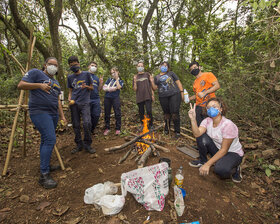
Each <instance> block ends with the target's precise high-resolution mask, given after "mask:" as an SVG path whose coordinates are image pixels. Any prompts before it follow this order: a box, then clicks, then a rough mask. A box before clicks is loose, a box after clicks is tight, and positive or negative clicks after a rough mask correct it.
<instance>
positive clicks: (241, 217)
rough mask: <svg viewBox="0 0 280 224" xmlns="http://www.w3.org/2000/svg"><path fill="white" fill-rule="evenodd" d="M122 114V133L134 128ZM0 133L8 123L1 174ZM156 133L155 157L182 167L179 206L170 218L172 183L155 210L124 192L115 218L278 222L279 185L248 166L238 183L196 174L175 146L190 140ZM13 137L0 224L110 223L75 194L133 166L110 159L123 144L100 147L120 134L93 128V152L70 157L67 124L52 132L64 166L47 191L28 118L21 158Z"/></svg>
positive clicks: (0, 191)
mask: <svg viewBox="0 0 280 224" xmlns="http://www.w3.org/2000/svg"><path fill="white" fill-rule="evenodd" d="M124 120H125V121H124V128H123V130H124V133H128V130H130V131H133V132H135V133H136V132H137V128H139V126H137V125H134V126H133V125H132V124H133V123H134V124H135V120H134V122H131V121H128V120H127V119H124ZM113 121H114V120H112V122H113ZM101 122H102V121H101ZM7 133H9V128H7V127H3V126H2V129H1V142H2V144H1V155H0V159H1V163H0V164H1V167H0V171H1V173H2V169H3V167H4V161H5V158H6V151H7V147H6V146H7V142H8V136H9V135H8V134H7ZM156 136H157V138H160V139H161V140H162V141H165V142H167V143H168V144H167V145H165V147H167V148H169V149H170V150H171V152H170V153H163V152H160V153H161V157H167V158H170V159H171V167H172V172H173V177H174V174H175V172H176V170H177V169H178V168H179V167H180V166H181V165H182V166H183V168H184V173H185V175H184V177H185V180H184V184H183V188H184V189H185V190H186V199H185V205H186V209H185V212H184V214H183V216H182V217H178V219H177V221H176V220H174V218H173V219H172V217H171V211H172V207H171V205H172V203H173V202H174V195H173V187H172V186H173V183H172V185H171V186H170V191H169V194H168V196H167V198H166V203H165V207H164V209H163V211H162V212H157V211H146V210H145V208H144V207H143V206H142V205H140V204H138V203H137V202H136V200H135V199H134V198H133V196H132V195H131V194H128V196H127V197H126V202H125V206H124V208H123V210H122V211H121V215H122V216H120V215H119V216H116V217H118V218H116V220H117V222H116V223H143V222H144V221H145V220H146V219H147V217H148V216H150V222H153V221H154V223H160V222H155V221H158V220H162V221H163V223H182V222H192V221H200V222H201V223H203V224H207V223H209V224H212V223H280V222H279V217H280V211H279V210H280V209H279V206H280V203H279V201H280V200H279V187H280V184H279V183H277V182H275V181H274V182H271V183H270V184H268V183H267V181H266V179H265V176H264V174H263V173H261V172H255V171H254V170H253V171H254V172H253V171H252V169H245V170H244V172H243V181H242V183H240V184H235V183H233V182H232V180H220V179H219V178H218V177H217V176H216V175H215V174H214V173H213V171H212V170H211V172H210V175H209V176H207V177H202V176H199V174H198V169H197V168H192V167H190V166H189V165H188V162H189V161H190V160H191V158H189V157H188V156H186V155H185V154H183V153H181V152H179V151H178V150H177V149H176V146H177V145H182V144H184V143H185V142H188V143H191V142H190V141H189V140H187V139H186V138H184V137H181V138H180V139H179V140H176V139H174V138H173V137H172V136H165V135H163V133H162V130H160V131H158V132H157V135H156ZM17 137H18V139H19V140H18V143H17V145H15V146H16V147H14V150H13V153H12V158H11V161H10V165H9V170H8V171H9V172H8V175H7V176H5V177H0V184H1V185H0V222H2V223H110V222H111V223H112V217H111V216H104V215H103V214H102V211H99V210H97V209H95V208H94V206H93V205H86V204H85V203H84V202H83V197H84V192H85V190H86V189H87V188H89V187H91V186H93V185H95V184H97V183H104V182H105V181H112V182H115V183H119V182H120V177H121V174H122V173H124V172H128V171H131V170H133V169H136V168H137V165H136V163H135V161H134V159H133V160H130V159H129V158H128V159H127V160H126V161H125V162H124V163H123V164H121V165H118V161H119V158H120V157H121V156H123V155H124V154H125V152H126V151H127V149H128V148H126V149H123V150H121V151H118V152H114V153H107V152H105V151H104V148H105V147H110V146H116V145H121V144H123V143H124V142H125V140H124V136H115V135H114V133H113V131H111V133H110V135H109V136H106V137H105V136H103V130H102V129H101V127H99V128H98V130H97V134H96V135H94V136H93V144H92V146H93V147H94V148H95V149H96V150H97V153H96V154H94V155H90V154H89V153H87V152H86V151H81V152H78V153H76V154H74V155H72V154H71V153H70V151H71V150H72V149H73V147H74V146H75V143H74V140H73V139H74V135H73V131H72V129H71V128H68V129H67V130H65V131H63V132H62V133H59V134H58V139H57V146H58V148H59V151H60V153H61V155H62V158H63V161H64V164H65V167H66V170H64V171H62V170H58V171H54V172H53V173H52V177H53V178H54V179H55V180H57V181H58V183H59V184H58V187H57V188H55V189H51V190H46V189H44V188H42V187H41V186H40V185H39V184H38V178H39V152H38V151H39V150H38V148H39V142H40V137H39V134H38V133H37V131H35V130H33V127H32V124H31V123H29V125H28V139H29V140H28V147H27V156H26V157H23V156H22V155H21V148H22V143H21V141H20V139H22V134H18V136H17ZM191 144H193V143H191ZM158 161H159V158H157V157H150V158H149V160H148V164H147V165H152V164H156V163H158ZM52 164H58V161H57V158H56V156H55V153H53V156H52ZM255 170H256V169H255ZM276 179H277V177H274V180H276ZM278 179H279V176H278ZM119 194H121V192H120V190H119ZM47 205H48V206H47ZM58 213H60V214H58ZM121 219H122V220H121ZM146 223H148V222H146Z"/></svg>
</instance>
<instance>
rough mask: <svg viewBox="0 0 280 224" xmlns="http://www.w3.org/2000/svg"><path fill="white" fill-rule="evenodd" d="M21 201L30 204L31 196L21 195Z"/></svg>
mask: <svg viewBox="0 0 280 224" xmlns="http://www.w3.org/2000/svg"><path fill="white" fill-rule="evenodd" d="M19 201H20V202H22V203H28V201H29V196H28V195H21V196H20V198H19Z"/></svg>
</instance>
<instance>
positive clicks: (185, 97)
mask: <svg viewBox="0 0 280 224" xmlns="http://www.w3.org/2000/svg"><path fill="white" fill-rule="evenodd" d="M184 101H185V103H188V102H190V99H189V93H188V91H187V90H186V89H184Z"/></svg>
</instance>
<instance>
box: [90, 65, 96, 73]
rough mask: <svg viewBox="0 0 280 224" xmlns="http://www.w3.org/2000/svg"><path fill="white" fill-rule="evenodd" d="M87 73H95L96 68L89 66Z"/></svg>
mask: <svg viewBox="0 0 280 224" xmlns="http://www.w3.org/2000/svg"><path fill="white" fill-rule="evenodd" d="M89 71H90V72H91V73H95V72H96V71H97V68H96V67H95V66H90V68H89Z"/></svg>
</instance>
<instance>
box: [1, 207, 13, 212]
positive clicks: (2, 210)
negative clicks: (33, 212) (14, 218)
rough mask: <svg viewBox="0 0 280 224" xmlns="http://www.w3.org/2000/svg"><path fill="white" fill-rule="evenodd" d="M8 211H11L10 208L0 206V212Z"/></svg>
mask: <svg viewBox="0 0 280 224" xmlns="http://www.w3.org/2000/svg"><path fill="white" fill-rule="evenodd" d="M9 211H11V209H10V208H2V209H1V210H0V212H9Z"/></svg>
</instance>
